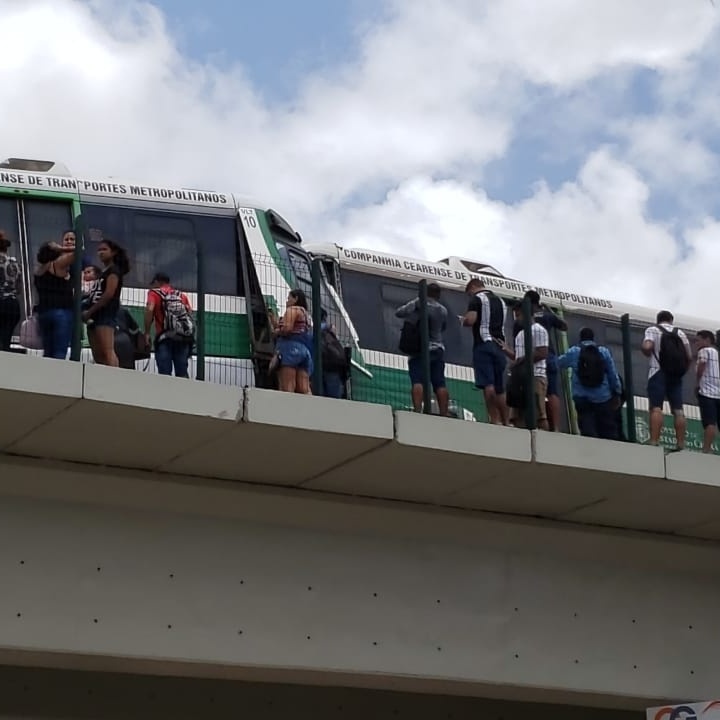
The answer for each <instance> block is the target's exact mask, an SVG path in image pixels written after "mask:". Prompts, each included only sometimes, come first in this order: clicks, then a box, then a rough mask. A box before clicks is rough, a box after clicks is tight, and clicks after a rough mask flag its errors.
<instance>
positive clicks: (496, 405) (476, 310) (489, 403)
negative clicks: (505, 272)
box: [462, 278, 508, 425]
mask: <svg viewBox="0 0 720 720" xmlns="http://www.w3.org/2000/svg"><path fill="white" fill-rule="evenodd" d="M465 294H466V295H468V296H469V298H470V302H469V303H468V308H467V311H466V313H465V315H464V316H463V317H462V324H463V325H464V326H465V327H469V328H472V335H473V369H474V371H475V387H477V388H479V389H481V390H482V391H483V394H484V395H485V405H486V407H487V413H488V419H489V421H490V422H491V423H493V424H495V425H507V424H508V407H507V403H506V402H505V369H506V367H507V360H506V358H505V355H504V354H503V351H502V345H503V344H504V342H505V316H506V313H507V309H506V307H505V303H504V302H503V301H502V299H501V298H499V297H498V296H497V295H495V293H493V292H492V291H490V290H488V289H487V288H486V287H485V284H484V283H483V281H482V280H480V279H479V278H473V279H472V280H470V282H469V283H468V284H467V285H466V287H465Z"/></svg>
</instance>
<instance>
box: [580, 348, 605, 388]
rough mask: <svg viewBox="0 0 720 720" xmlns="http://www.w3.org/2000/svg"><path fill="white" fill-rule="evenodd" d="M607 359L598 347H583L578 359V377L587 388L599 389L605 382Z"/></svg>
mask: <svg viewBox="0 0 720 720" xmlns="http://www.w3.org/2000/svg"><path fill="white" fill-rule="evenodd" d="M606 370H607V368H606V366H605V358H604V357H603V356H602V353H601V352H600V348H599V347H598V346H597V345H583V346H582V348H581V349H580V356H579V357H578V367H577V377H578V380H579V381H580V384H581V385H582V386H583V387H586V388H597V387H600V386H601V385H602V384H603V381H604V380H605V372H606Z"/></svg>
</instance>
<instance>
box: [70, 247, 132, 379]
mask: <svg viewBox="0 0 720 720" xmlns="http://www.w3.org/2000/svg"><path fill="white" fill-rule="evenodd" d="M98 258H100V262H101V264H102V273H101V275H100V280H99V282H98V287H97V290H96V292H95V293H94V297H92V298H91V301H90V306H89V307H88V308H87V310H85V311H84V312H83V314H82V317H83V320H84V321H85V322H86V323H87V328H88V340H89V341H90V349H91V350H92V354H93V359H94V360H95V362H96V363H97V364H98V365H110V366H112V367H118V365H119V362H118V357H117V355H116V354H115V329H116V328H117V324H118V312H119V310H120V293H121V292H122V287H123V278H124V277H125V275H127V274H128V272H130V262H129V260H128V256H127V253H126V252H125V250H124V248H122V247H120V246H119V245H118V244H117V243H116V242H113V241H112V240H102V241H101V242H100V243H99V244H98Z"/></svg>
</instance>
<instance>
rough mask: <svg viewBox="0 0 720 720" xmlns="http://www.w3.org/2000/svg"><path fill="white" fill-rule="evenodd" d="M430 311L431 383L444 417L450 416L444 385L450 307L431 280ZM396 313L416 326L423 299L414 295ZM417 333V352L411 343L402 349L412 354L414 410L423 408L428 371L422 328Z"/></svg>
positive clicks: (429, 285) (409, 367)
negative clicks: (424, 361) (445, 342)
mask: <svg viewBox="0 0 720 720" xmlns="http://www.w3.org/2000/svg"><path fill="white" fill-rule="evenodd" d="M427 315H428V329H429V333H428V334H429V340H430V384H431V385H432V389H433V392H434V393H435V397H436V398H437V403H438V413H439V414H440V415H442V416H443V417H447V414H448V407H449V404H450V396H449V395H448V390H447V387H446V386H445V344H444V343H443V333H444V332H445V328H446V326H447V317H448V311H447V308H446V307H445V306H444V305H443V304H442V303H441V302H440V286H439V285H438V284H437V283H428V286H427ZM395 317H397V318H400V319H401V320H405V324H406V325H410V326H411V327H415V328H417V327H418V325H419V322H420V300H419V299H418V298H415V299H414V300H411V301H410V302H409V303H406V304H405V305H403V306H401V307H399V308H398V309H397V310H396V311H395ZM416 337H417V340H418V344H417V352H413V350H414V349H415V348H414V347H410V346H408V347H406V349H405V350H403V352H407V353H408V355H409V357H408V374H409V375H410V382H411V383H412V388H411V390H410V396H411V398H412V404H413V409H414V410H415V412H422V406H423V383H424V381H425V373H424V368H423V366H422V357H421V356H420V352H419V351H420V347H419V332H417V333H416ZM402 344H403V343H402V338H401V345H402ZM401 350H402V348H401Z"/></svg>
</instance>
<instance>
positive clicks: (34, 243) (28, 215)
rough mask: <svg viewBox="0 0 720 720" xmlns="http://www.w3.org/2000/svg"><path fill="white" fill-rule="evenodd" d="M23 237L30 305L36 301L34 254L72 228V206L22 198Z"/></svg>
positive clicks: (60, 238) (27, 292)
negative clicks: (24, 240)
mask: <svg viewBox="0 0 720 720" xmlns="http://www.w3.org/2000/svg"><path fill="white" fill-rule="evenodd" d="M22 205H23V215H24V220H25V237H26V242H27V275H26V281H27V283H28V284H27V288H28V289H27V290H26V294H27V296H28V301H29V303H30V306H32V305H34V304H35V302H36V296H35V283H34V282H33V280H32V274H33V268H34V267H35V256H36V255H37V252H38V250H39V249H40V247H41V246H42V245H44V244H45V243H47V242H56V243H59V242H60V241H61V240H62V236H63V234H64V233H65V231H66V230H72V228H73V215H72V207H71V205H70V203H67V202H52V201H47V200H23V201H22Z"/></svg>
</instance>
